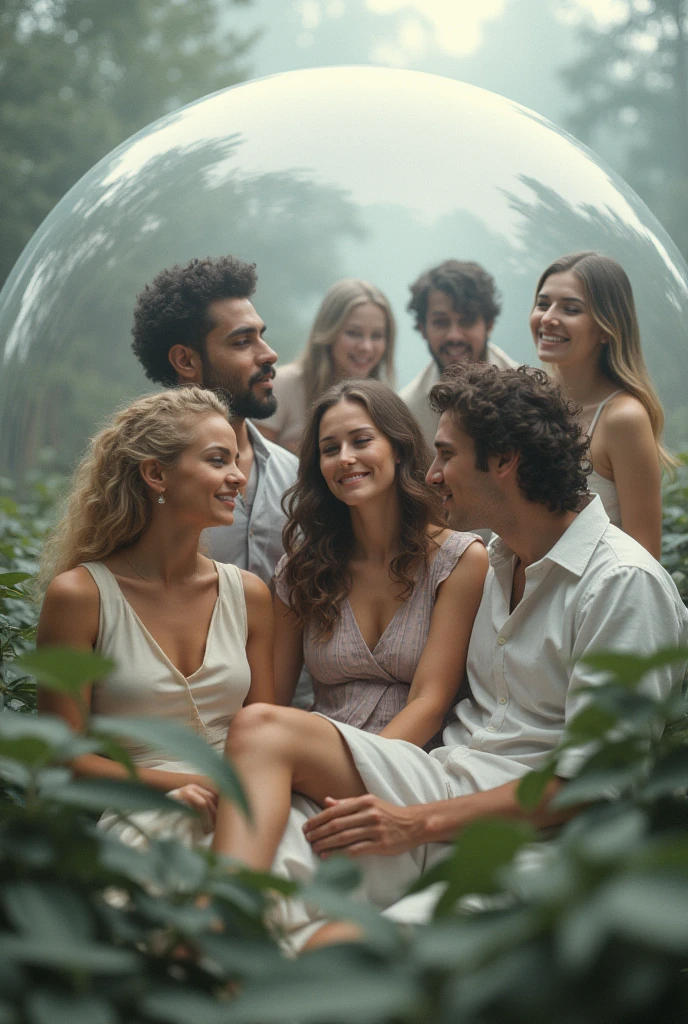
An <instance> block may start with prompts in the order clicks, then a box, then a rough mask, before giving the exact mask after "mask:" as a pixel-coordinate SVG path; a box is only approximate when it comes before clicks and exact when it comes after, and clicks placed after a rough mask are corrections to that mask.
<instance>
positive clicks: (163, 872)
mask: <svg viewBox="0 0 688 1024" xmlns="http://www.w3.org/2000/svg"><path fill="white" fill-rule="evenodd" d="M149 856H150V857H151V858H153V859H154V860H155V861H156V862H157V864H158V874H159V877H160V879H161V881H162V884H163V885H164V887H165V889H166V890H167V891H168V892H176V893H189V892H194V891H195V890H197V889H198V888H199V887H200V886H201V885H202V884H203V883H204V881H205V878H206V876H207V874H208V861H207V857H206V855H204V854H203V853H201V852H200V851H199V850H193V849H190V848H189V847H188V846H185V845H184V844H183V843H181V842H179V841H178V840H176V839H156V840H155V841H154V843H153V846H152V847H151V850H150V854H149Z"/></svg>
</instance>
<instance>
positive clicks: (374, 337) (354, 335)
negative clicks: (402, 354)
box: [256, 277, 396, 453]
mask: <svg viewBox="0 0 688 1024" xmlns="http://www.w3.org/2000/svg"><path fill="white" fill-rule="evenodd" d="M395 337H396V324H395V322H394V314H393V313H392V307H391V306H390V304H389V301H388V299H387V298H386V297H385V296H384V295H383V294H382V292H381V291H380V290H379V288H376V287H375V285H372V284H368V282H367V281H359V280H357V279H356V278H352V277H347V278H344V279H343V280H341V281H337V282H336V284H333V285H332V287H331V288H330V289H329V290H328V292H327V293H326V295H325V298H324V299H323V300H322V302H321V304H320V309H319V310H318V312H317V315H316V317H315V321H314V323H313V327H312V329H311V333H310V335H309V338H308V342H307V344H306V348H305V350H304V352H303V354H302V355H301V357H300V358H299V359H298V360H296V362H293V363H289V364H287V365H286V366H284V367H282V368H281V369H279V370H278V371H277V376H276V377H275V381H274V390H273V393H274V395H275V397H276V399H277V403H278V409H277V412H276V413H275V414H274V416H271V417H270V418H269V419H265V420H262V421H261V422H260V423H257V424H256V426H257V427H258V429H259V430H260V431H261V433H262V434H264V435H265V437H267V438H268V440H270V441H277V443H278V444H281V445H282V446H283V447H284V448H288V449H289V450H290V451H292V452H297V453H298V448H299V442H300V438H301V433H302V431H303V427H304V424H305V422H306V418H307V415H308V411H309V409H310V407H311V406H312V404H313V402H315V401H316V400H317V399H318V398H319V397H320V395H321V394H322V393H323V392H324V391H325V390H326V389H327V388H328V387H329V386H330V385H331V384H334V383H336V382H337V381H338V380H342V379H344V378H350V377H353V378H356V377H357V378H360V379H363V378H365V377H373V378H374V379H376V380H382V381H384V382H385V383H387V384H389V385H390V386H393V384H394V340H395Z"/></svg>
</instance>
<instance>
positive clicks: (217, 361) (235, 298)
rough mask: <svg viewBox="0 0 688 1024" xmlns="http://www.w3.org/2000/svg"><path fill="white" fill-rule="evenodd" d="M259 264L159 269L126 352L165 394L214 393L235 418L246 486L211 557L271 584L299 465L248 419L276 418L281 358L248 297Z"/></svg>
mask: <svg viewBox="0 0 688 1024" xmlns="http://www.w3.org/2000/svg"><path fill="white" fill-rule="evenodd" d="M255 288H256V268H255V264H249V263H245V262H244V261H243V260H240V259H237V258H236V257H235V256H222V257H218V258H208V259H200V260H199V259H194V260H191V262H190V263H188V264H187V265H186V266H184V267H181V266H174V267H170V268H169V269H167V270H163V271H161V272H160V273H159V274H158V275H157V277H156V278H155V279H154V280H153V282H152V283H151V284H150V285H146V287H145V288H144V290H143V291H142V292H141V294H140V295H139V296H138V299H137V302H136V308H135V310H134V327H133V330H132V334H133V336H134V341H133V345H132V348H133V349H134V352H135V354H136V357H137V359H138V360H139V362H140V363H141V364H142V366H143V368H144V370H145V371H146V376H147V377H149V378H150V379H151V380H154V381H155V382H156V383H158V384H162V385H163V387H174V385H176V384H199V385H201V386H202V387H206V388H212V389H213V390H216V391H220V392H222V394H223V395H224V396H225V398H226V399H227V401H228V402H229V406H230V408H231V410H232V427H233V428H234V431H235V433H236V436H237V443H238V446H239V465H240V468H241V471H242V473H244V475H245V476H246V478H247V481H248V482H247V485H246V487H245V489H244V491H243V493H242V494H240V496H239V500H238V501H237V504H236V508H235V511H234V524H233V525H232V526H219V527H216V528H215V529H212V530H208V531H207V533H206V539H207V542H208V547H209V554H210V557H211V558H215V559H217V560H218V561H219V562H233V563H234V564H235V565H237V566H239V568H241V569H248V570H249V571H250V572H253V573H255V574H256V575H257V576H259V577H260V578H261V579H262V580H264V581H265V582H266V583H268V584H269V583H270V582H271V580H272V577H273V574H274V571H275V566H276V565H277V562H278V561H279V560H280V558H281V557H282V555H283V554H284V549H283V547H282V528H283V527H284V522H285V519H284V514H283V512H282V509H281V505H280V502H281V500H282V495H283V494H284V492H285V491H286V489H287V488H288V487H291V485H292V484H293V483H294V481H295V479H296V470H297V466H298V463H297V460H296V458H295V457H294V456H293V455H292V454H291V452H288V451H286V450H285V449H284V448H281V447H280V446H279V445H276V444H273V443H272V442H271V441H268V440H266V439H265V438H264V437H263V436H262V435H261V434H260V432H259V431H258V430H257V429H256V428H255V427H254V426H253V424H252V423H251V419H257V420H260V419H265V418H266V417H268V416H272V414H273V413H274V412H275V410H276V408H277V400H276V398H275V397H274V395H273V393H272V380H273V377H274V376H275V368H274V366H275V362H276V360H277V353H276V352H274V351H273V350H272V349H271V348H270V346H269V345H268V343H267V341H266V340H265V338H264V332H265V324H264V323H263V321H262V319H261V318H260V316H259V315H258V313H257V312H256V310H255V309H254V307H253V304H252V303H251V301H250V296H251V295H253V293H254V291H255Z"/></svg>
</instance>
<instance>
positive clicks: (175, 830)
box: [82, 562, 251, 846]
mask: <svg viewBox="0 0 688 1024" xmlns="http://www.w3.org/2000/svg"><path fill="white" fill-rule="evenodd" d="M82 564H83V566H84V568H85V569H88V571H89V572H90V574H91V576H92V577H93V579H94V581H95V583H96V585H97V587H98V591H99V593H100V613H99V617H98V639H97V641H96V645H95V650H96V651H97V653H98V654H102V655H104V656H105V657H107V658H112V660H113V661H114V662H115V663H116V668H115V670H114V671H113V672H112V673H111V674H110V675H109V676H108V677H107V679H104V680H100V681H99V682H96V683H94V685H93V689H92V693H91V710H92V712H93V714H96V715H127V716H138V717H141V718H149V717H150V718H153V717H154V718H163V719H165V718H166V719H169V720H171V721H173V722H176V723H177V724H178V725H183V726H186V727H187V728H188V729H192V730H193V731H194V732H196V733H197V734H198V735H200V736H202V737H203V738H204V739H205V740H207V742H208V744H209V745H210V746H211V747H213V749H214V750H216V751H217V752H218V753H219V754H222V753H223V751H224V745H225V740H226V738H227V731H228V729H229V725H230V722H231V721H232V719H233V718H234V716H235V714H236V713H237V711H238V710H239V708H240V707H241V706H242V704H243V702H244V699H245V697H246V695H247V693H248V690H249V686H250V683H251V669H250V666H249V663H248V659H247V657H246V640H247V638H248V621H247V617H246V599H245V597H244V585H243V583H242V580H241V572H240V570H239V569H237V567H236V566H235V565H229V564H227V565H225V564H223V563H221V562H215V568H216V570H217V576H218V596H217V600H216V602H215V607H214V609H213V614H212V617H211V620H210V626H209V628H208V636H207V638H206V645H205V653H204V656H203V663H202V664H201V665H200V666H199V668H198V669H196V671H195V672H194V673H193V674H192V675H190V676H188V677H187V676H184V675H182V673H181V672H180V671H179V669H178V668H176V667H175V666H174V665H173V664H172V662H171V661H170V659H169V658H168V657H167V655H166V654H165V652H164V651H163V650H162V648H161V647H160V645H159V644H158V643H157V642H156V640H155V639H154V637H153V636H151V634H150V633H149V632H148V630H147V629H146V627H145V626H144V624H143V622H142V621H141V619H140V618H139V616H138V615H137V614H136V612H135V611H134V609H133V607H132V606H131V605H130V604H129V602H128V601H127V599H126V597H125V596H124V594H123V593H122V591H121V589H120V587H119V584H118V583H117V580H116V579H115V577H114V576H113V575H112V573H111V572H110V570H109V569H108V568H107V566H105V565H103V563H102V562H84V563H82ZM122 745H123V746H124V747H125V748H126V749H127V751H128V753H129V755H130V756H131V759H132V761H133V762H134V764H135V765H136V766H137V767H139V768H155V769H159V770H161V771H169V772H179V773H180V774H189V773H196V772H197V769H196V768H195V767H194V766H193V765H190V764H188V763H186V762H184V761H181V760H179V759H175V757H174V756H172V755H169V754H168V755H167V756H165V755H162V754H157V753H155V752H154V751H150V750H148V749H147V748H146V747H144V746H142V745H141V744H137V743H135V742H134V741H132V740H128V739H123V740H122ZM168 795H169V796H172V797H173V796H174V795H175V791H174V790H173V791H172V792H171V793H169V794H168ZM128 819H129V822H128V821H125V820H122V818H121V815H119V814H117V813H115V812H110V811H106V812H105V814H104V815H103V816H102V817H101V819H100V822H99V827H100V828H101V829H103V830H105V831H108V832H110V833H114V834H116V835H117V836H118V837H119V838H120V839H121V840H122V841H123V842H125V843H127V844H129V845H131V846H142V845H144V844H145V842H146V840H145V835H150V836H152V835H155V836H157V837H158V838H164V837H168V836H174V837H176V838H178V839H180V840H182V841H183V842H186V843H188V844H190V845H196V844H199V843H204V844H206V843H208V842H210V839H211V837H210V835H208V834H205V835H204V833H203V828H202V826H201V823H200V822H199V820H198V819H197V818H191V817H189V816H188V815H182V814H177V813H175V812H172V813H163V812H159V811H138V812H136V813H132V814H129V815H128Z"/></svg>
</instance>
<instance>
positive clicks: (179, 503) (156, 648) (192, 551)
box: [37, 387, 274, 843]
mask: <svg viewBox="0 0 688 1024" xmlns="http://www.w3.org/2000/svg"><path fill="white" fill-rule="evenodd" d="M228 419H229V410H228V408H227V406H226V404H225V403H224V402H223V401H222V400H221V399H220V398H218V397H217V396H216V395H215V393H214V392H212V391H208V390H205V389H202V388H198V387H188V388H177V389H175V390H173V391H163V392H162V393H160V394H155V395H149V396H148V397H146V398H142V399H139V400H138V401H136V402H134V403H133V404H132V405H130V406H129V407H128V408H127V409H124V410H123V411H122V412H120V413H118V414H117V415H116V416H115V417H114V418H113V420H112V421H111V423H110V425H109V426H107V427H106V428H105V429H104V430H102V431H101V432H100V433H99V434H98V435H97V436H96V437H95V438H94V439H93V440H92V442H91V445H90V450H89V452H88V453H87V455H86V456H85V458H84V459H83V461H82V463H81V465H80V466H79V468H78V469H77V471H76V477H75V481H74V486H73V489H72V492H71V496H70V498H69V500H68V504H67V510H66V514H65V516H64V518H63V519H62V521H61V522H60V524H59V525H58V526H57V528H56V530H55V531H54V533H53V535H52V537H51V539H50V541H49V543H48V545H47V547H46V550H45V554H44V560H43V566H42V581H43V584H44V585H47V589H46V592H45V599H44V601H43V607H42V609H41V614H40V619H39V623H38V638H37V640H38V645H39V646H43V645H47V644H49V645H58V646H62V645H66V646H69V647H76V648H81V649H83V650H87V651H91V650H93V651H96V652H98V653H99V654H102V655H104V656H106V657H108V658H112V659H113V660H114V661H115V662H116V666H117V667H116V668H115V670H114V671H113V672H112V674H111V675H109V676H108V677H107V679H102V680H94V681H93V682H92V683H91V684H90V685H88V686H86V687H84V690H83V692H82V693H81V701H80V702H78V701H74V700H72V699H71V698H69V697H67V696H65V695H63V694H57V693H52V692H49V691H43V692H39V706H40V708H41V710H42V711H48V712H53V713H56V714H58V715H61V716H62V717H63V718H65V719H66V720H67V722H69V724H70V725H71V726H72V727H74V728H76V729H78V728H79V727H80V726H81V724H82V721H83V716H84V708H90V710H91V711H92V712H93V713H94V714H100V715H135V716H138V717H142V718H145V717H146V716H152V717H156V718H168V719H172V720H173V721H175V722H178V723H179V724H182V725H187V726H188V727H189V728H191V729H193V730H194V731H195V732H197V733H199V734H200V735H202V736H204V737H205V739H206V740H207V741H208V743H209V744H210V746H212V747H213V748H214V749H215V750H217V751H218V753H222V751H223V749H224V744H225V739H226V736H227V730H228V728H229V724H230V722H231V720H232V718H233V716H234V715H235V714H236V712H237V711H238V710H239V708H241V707H242V706H243V705H245V704H250V703H252V702H254V701H267V702H268V703H270V702H272V701H273V700H274V691H273V684H272V621H273V617H272V610H271V600H270V593H269V591H268V588H267V586H266V585H265V584H264V583H263V582H262V581H261V580H259V579H258V577H257V576H254V575H252V574H251V573H249V572H245V571H243V570H240V569H237V568H236V566H234V565H225V564H222V563H219V562H213V561H211V560H210V559H209V558H206V557H205V556H204V555H202V554H201V553H200V552H199V550H198V547H199V538H200V535H201V531H202V530H204V529H206V527H210V526H227V525H229V524H231V523H232V521H233V518H234V516H233V509H234V503H235V500H236V496H237V492H238V490H239V488H240V487H242V486H243V485H244V484H245V483H246V479H245V477H244V476H243V474H242V473H241V471H240V470H239V468H238V466H237V442H236V437H235V435H234V431H233V430H232V428H231V426H230V425H229V422H228ZM126 745H127V747H128V749H129V753H130V755H131V758H132V760H133V762H134V764H135V765H136V767H137V770H138V774H139V777H140V778H141V779H142V780H143V781H145V782H147V783H149V784H150V785H152V786H154V787H155V788H156V789H160V790H162V791H163V792H166V793H169V794H170V795H172V796H173V797H175V798H176V799H179V800H181V801H183V802H185V803H187V804H190V805H191V806H193V807H195V808H196V809H197V810H199V811H200V812H201V814H202V819H203V822H204V829H205V831H206V832H210V831H212V829H213V828H214V822H215V811H216V807H217V794H216V792H215V787H214V784H213V783H212V782H211V781H210V780H209V779H207V778H205V777H203V776H199V775H197V774H194V772H193V769H192V768H191V767H190V766H189V765H185V764H183V763H181V762H178V761H175V760H174V759H165V758H162V757H155V756H152V755H151V754H150V752H149V751H148V750H145V749H143V748H141V747H140V746H137V745H136V744H133V743H127V744H126ZM73 769H74V771H75V773H76V774H77V775H80V776H90V777H101V778H124V777H125V776H126V772H125V769H124V768H123V767H122V765H120V764H118V763H117V762H115V761H111V760H109V759H108V758H106V757H102V756H101V755H100V754H83V755H82V756H80V757H78V758H76V760H75V761H74V763H73ZM117 817H118V816H117V815H114V814H113V815H108V814H106V815H105V816H104V819H102V820H101V825H103V826H104V827H106V826H108V825H110V826H111V827H116V828H118V830H119V831H120V833H121V837H122V838H123V839H124V840H125V841H129V842H132V843H137V842H140V841H141V836H140V833H139V832H138V831H137V829H136V828H134V827H133V826H129V825H126V824H123V825H120V824H119V823H118V822H117V820H116V819H117ZM141 817H142V815H138V816H137V820H139V819H141ZM169 817H170V816H169V815H157V817H156V812H145V814H144V815H143V818H144V822H143V824H145V827H146V830H147V831H149V832H151V831H152V832H155V831H156V821H158V823H159V824H160V825H161V827H162V826H163V825H164V826H165V827H169V820H167V822H165V821H163V820H162V819H169ZM172 817H173V818H174V819H175V820H176V822H177V825H178V827H175V826H173V831H175V832H177V833H178V834H180V838H189V839H190V840H191V841H193V840H194V839H200V835H194V834H193V827H196V828H198V825H197V824H196V825H195V826H194V824H193V823H194V822H197V819H189V818H188V817H187V816H182V815H179V816H176V815H173V816H172ZM109 819H111V820H109ZM190 821H191V822H192V824H191V825H190V824H189V822H190ZM140 823H141V822H140ZM189 829H191V834H187V833H188V831H189Z"/></svg>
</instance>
